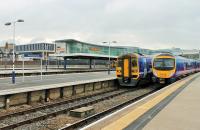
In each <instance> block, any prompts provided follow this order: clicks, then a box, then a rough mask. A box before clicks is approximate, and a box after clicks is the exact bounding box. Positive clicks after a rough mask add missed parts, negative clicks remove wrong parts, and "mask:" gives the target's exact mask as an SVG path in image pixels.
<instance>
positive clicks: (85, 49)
mask: <svg viewBox="0 0 200 130" xmlns="http://www.w3.org/2000/svg"><path fill="white" fill-rule="evenodd" d="M55 44H56V53H57V54H73V53H85V54H96V55H109V47H108V46H104V45H96V44H91V43H85V42H81V41H77V40H74V39H66V40H57V41H55ZM127 53H142V54H147V55H149V54H151V50H148V49H141V48H138V47H130V46H111V47H110V55H111V56H119V55H122V54H127Z"/></svg>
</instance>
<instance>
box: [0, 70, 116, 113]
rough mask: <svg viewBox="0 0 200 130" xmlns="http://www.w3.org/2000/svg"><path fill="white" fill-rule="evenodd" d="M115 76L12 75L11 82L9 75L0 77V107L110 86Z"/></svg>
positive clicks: (102, 73) (62, 96)
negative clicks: (14, 79)
mask: <svg viewBox="0 0 200 130" xmlns="http://www.w3.org/2000/svg"><path fill="white" fill-rule="evenodd" d="M41 78H42V79H41ZM115 79H116V75H115V72H114V71H111V73H110V74H108V72H107V71H103V72H85V73H71V74H56V75H44V76H42V77H41V76H25V77H24V81H23V77H16V83H15V84H12V82H11V78H0V108H2V107H4V108H6V109H7V108H8V107H9V106H14V105H19V104H30V103H31V102H36V101H40V100H41V99H42V100H44V101H45V102H48V101H49V100H50V99H59V98H65V97H71V96H73V95H76V94H81V93H85V92H87V91H94V90H99V89H102V88H109V87H114V86H115V83H116V82H115Z"/></svg>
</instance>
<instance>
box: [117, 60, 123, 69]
mask: <svg viewBox="0 0 200 130" xmlns="http://www.w3.org/2000/svg"><path fill="white" fill-rule="evenodd" d="M117 66H118V67H122V66H123V60H122V59H121V58H119V59H118V60H117Z"/></svg>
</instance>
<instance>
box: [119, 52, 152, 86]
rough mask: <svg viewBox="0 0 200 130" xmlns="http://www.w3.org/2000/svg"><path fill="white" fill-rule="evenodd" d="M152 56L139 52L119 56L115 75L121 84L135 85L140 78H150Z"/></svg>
mask: <svg viewBox="0 0 200 130" xmlns="http://www.w3.org/2000/svg"><path fill="white" fill-rule="evenodd" d="M152 74H153V73H152V57H151V56H144V55H141V54H136V53H133V54H126V55H122V56H119V57H118V59H117V65H116V75H117V79H118V81H119V84H120V85H121V86H136V85H137V84H138V83H139V82H140V81H142V80H146V79H147V80H151V77H152Z"/></svg>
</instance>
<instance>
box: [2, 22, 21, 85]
mask: <svg viewBox="0 0 200 130" xmlns="http://www.w3.org/2000/svg"><path fill="white" fill-rule="evenodd" d="M17 22H19V23H21V22H24V20H23V19H18V20H16V21H13V22H7V23H5V26H10V25H12V24H13V65H12V66H13V68H12V69H13V70H12V83H13V84H15V24H16V23H17Z"/></svg>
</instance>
